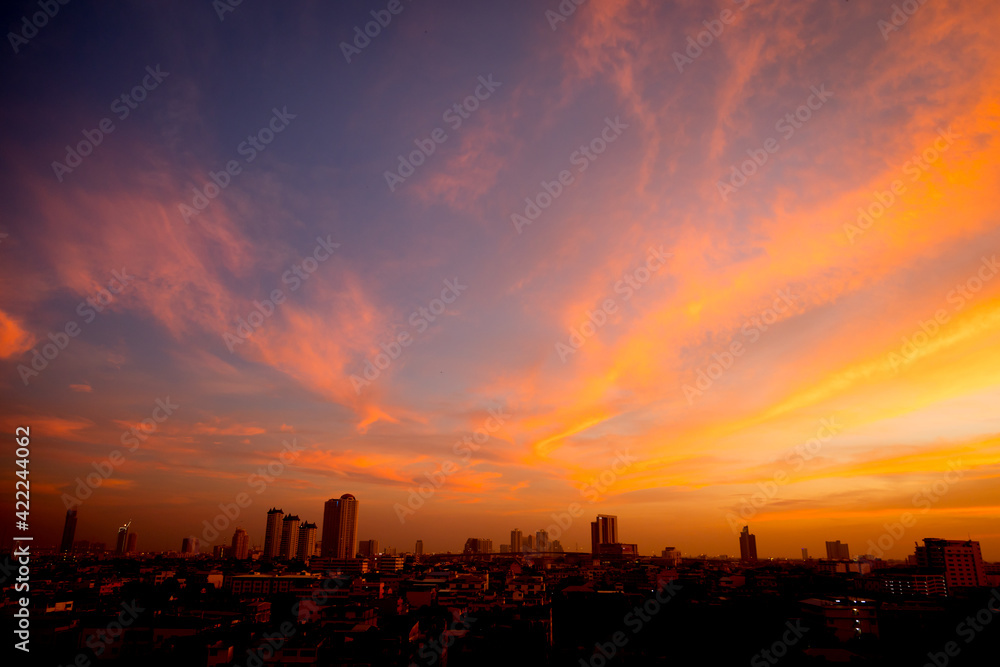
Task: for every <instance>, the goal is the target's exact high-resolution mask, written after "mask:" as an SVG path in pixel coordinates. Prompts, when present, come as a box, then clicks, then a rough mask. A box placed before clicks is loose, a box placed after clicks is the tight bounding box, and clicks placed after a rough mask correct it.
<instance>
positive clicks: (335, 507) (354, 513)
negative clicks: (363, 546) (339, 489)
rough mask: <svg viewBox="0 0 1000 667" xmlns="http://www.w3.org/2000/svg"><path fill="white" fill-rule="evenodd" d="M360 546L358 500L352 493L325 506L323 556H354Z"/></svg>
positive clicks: (328, 502)
mask: <svg viewBox="0 0 1000 667" xmlns="http://www.w3.org/2000/svg"><path fill="white" fill-rule="evenodd" d="M357 547H358V500H357V498H355V497H354V496H353V495H351V494H350V493H345V494H344V495H342V496H341V497H340V498H331V499H330V500H328V501H326V504H325V505H324V506H323V549H322V552H321V555H322V556H323V558H354V556H355V555H356V554H357Z"/></svg>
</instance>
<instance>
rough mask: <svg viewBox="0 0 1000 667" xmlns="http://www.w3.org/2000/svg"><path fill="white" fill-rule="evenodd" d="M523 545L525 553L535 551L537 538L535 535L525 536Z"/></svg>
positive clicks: (522, 541)
mask: <svg viewBox="0 0 1000 667" xmlns="http://www.w3.org/2000/svg"><path fill="white" fill-rule="evenodd" d="M521 543H522V545H523V547H524V549H523V550H524V551H534V550H535V536H534V535H525V536H524V539H523V540H521Z"/></svg>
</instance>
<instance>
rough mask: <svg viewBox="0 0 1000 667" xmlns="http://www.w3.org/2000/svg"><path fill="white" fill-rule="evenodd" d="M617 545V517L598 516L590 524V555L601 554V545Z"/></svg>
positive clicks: (610, 515) (609, 515) (608, 515)
mask: <svg viewBox="0 0 1000 667" xmlns="http://www.w3.org/2000/svg"><path fill="white" fill-rule="evenodd" d="M617 543H618V517H617V516H614V515H612V514H598V515H597V520H596V521H591V522H590V553H591V554H592V555H594V556H597V555H598V554H600V553H601V545H602V544H617Z"/></svg>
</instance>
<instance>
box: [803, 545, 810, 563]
mask: <svg viewBox="0 0 1000 667" xmlns="http://www.w3.org/2000/svg"><path fill="white" fill-rule="evenodd" d="M802 560H809V549H806V548H805V547H802Z"/></svg>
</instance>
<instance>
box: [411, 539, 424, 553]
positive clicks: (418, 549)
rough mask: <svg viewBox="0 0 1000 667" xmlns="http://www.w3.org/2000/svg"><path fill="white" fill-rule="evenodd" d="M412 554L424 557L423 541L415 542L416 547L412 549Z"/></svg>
mask: <svg viewBox="0 0 1000 667" xmlns="http://www.w3.org/2000/svg"><path fill="white" fill-rule="evenodd" d="M413 553H415V554H416V555H418V556H423V555H424V541H423V540H417V546H416V547H415V548H414V551H413Z"/></svg>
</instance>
